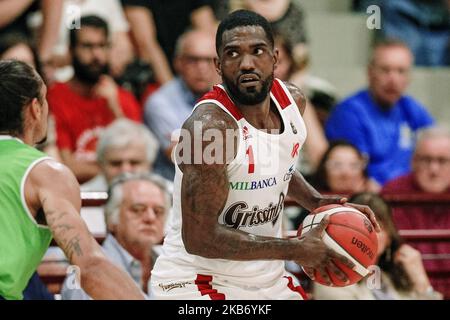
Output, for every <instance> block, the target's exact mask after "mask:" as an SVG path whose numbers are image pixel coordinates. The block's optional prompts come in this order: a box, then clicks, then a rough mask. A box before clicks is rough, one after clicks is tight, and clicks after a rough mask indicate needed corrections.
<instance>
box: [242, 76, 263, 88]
mask: <svg viewBox="0 0 450 320" xmlns="http://www.w3.org/2000/svg"><path fill="white" fill-rule="evenodd" d="M259 81H260V80H259V77H258V76H257V75H255V74H244V75H242V76H240V77H239V83H240V84H241V85H242V86H244V87H254V86H256V85H258V83H259Z"/></svg>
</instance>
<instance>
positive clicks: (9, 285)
mask: <svg viewBox="0 0 450 320" xmlns="http://www.w3.org/2000/svg"><path fill="white" fill-rule="evenodd" d="M45 159H48V157H47V156H46V155H45V154H44V153H42V152H40V151H38V150H36V149H34V148H32V147H30V146H28V145H26V144H24V143H22V142H21V141H20V140H18V139H14V138H11V137H9V136H0V296H2V297H3V298H5V299H23V295H22V292H23V290H24V289H25V287H26V286H27V284H28V281H29V279H30V278H31V276H32V274H33V273H34V271H36V268H37V267H38V265H39V263H40V262H41V260H42V257H43V256H44V254H45V252H46V250H47V248H48V246H49V245H50V240H51V238H52V235H51V232H50V230H49V229H48V228H47V227H46V226H41V225H38V224H37V222H36V221H35V219H34V217H33V216H32V215H31V213H30V212H29V210H28V207H27V205H26V203H25V195H24V188H25V180H26V178H27V176H28V174H29V172H30V171H31V169H32V168H33V167H34V166H35V165H36V164H38V163H39V162H40V161H42V160H45Z"/></svg>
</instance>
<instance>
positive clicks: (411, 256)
mask: <svg viewBox="0 0 450 320" xmlns="http://www.w3.org/2000/svg"><path fill="white" fill-rule="evenodd" d="M349 201H350V202H352V203H357V204H362V205H367V206H369V207H370V208H371V209H372V210H373V212H374V213H375V216H376V218H377V221H378V222H379V223H380V226H381V232H380V233H379V234H377V236H378V253H377V266H378V267H379V268H380V269H379V271H378V272H375V274H373V275H369V276H367V277H366V278H364V279H362V280H361V281H360V282H358V283H356V284H353V285H350V286H347V287H340V288H332V287H326V286H323V285H320V284H318V283H314V292H313V296H314V298H315V299H317V300H326V299H328V300H411V299H413V300H416V299H417V300H439V299H442V295H441V294H440V293H438V292H436V291H434V289H433V287H432V286H431V285H430V281H429V279H428V276H427V274H426V272H425V269H424V266H423V263H422V258H421V256H420V253H419V252H418V251H417V250H415V249H414V248H412V247H410V246H409V245H407V244H404V243H403V241H402V239H401V238H400V236H399V234H398V232H397V230H396V229H395V226H394V223H393V221H392V216H391V209H390V207H389V205H388V204H387V203H386V202H385V201H384V200H383V199H382V198H381V197H380V196H378V195H377V194H374V193H360V194H357V195H355V196H353V197H352V198H351V199H350V200H349ZM377 280H378V281H379V282H378V281H377Z"/></svg>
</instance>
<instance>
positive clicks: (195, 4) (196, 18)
mask: <svg viewBox="0 0 450 320" xmlns="http://www.w3.org/2000/svg"><path fill="white" fill-rule="evenodd" d="M122 3H123V6H124V8H125V13H126V16H127V18H128V21H129V23H130V26H131V32H132V35H133V37H134V40H135V43H136V45H137V50H138V55H139V57H140V58H141V59H142V60H144V61H146V62H147V63H149V64H150V65H151V66H152V68H153V70H154V72H155V77H156V80H157V81H158V82H159V83H160V84H164V83H166V82H168V81H170V80H171V79H172V77H173V76H172V71H171V63H172V61H173V59H174V58H175V52H174V49H175V43H176V41H177V39H178V37H179V36H180V35H181V34H182V33H184V32H185V31H186V30H187V28H189V27H190V26H192V27H194V28H196V29H202V30H204V31H209V32H211V31H212V30H215V24H216V21H215V17H214V13H213V11H212V8H211V7H210V5H209V1H208V0H190V1H186V0H122Z"/></svg>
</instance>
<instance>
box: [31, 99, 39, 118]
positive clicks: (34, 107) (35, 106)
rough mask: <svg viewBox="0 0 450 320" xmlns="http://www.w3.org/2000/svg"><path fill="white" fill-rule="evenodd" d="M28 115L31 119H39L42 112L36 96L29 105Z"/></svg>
mask: <svg viewBox="0 0 450 320" xmlns="http://www.w3.org/2000/svg"><path fill="white" fill-rule="evenodd" d="M29 110H30V115H31V117H32V118H33V119H39V118H40V117H41V113H42V106H41V103H40V101H39V99H38V98H33V100H31V102H30V106H29Z"/></svg>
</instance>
